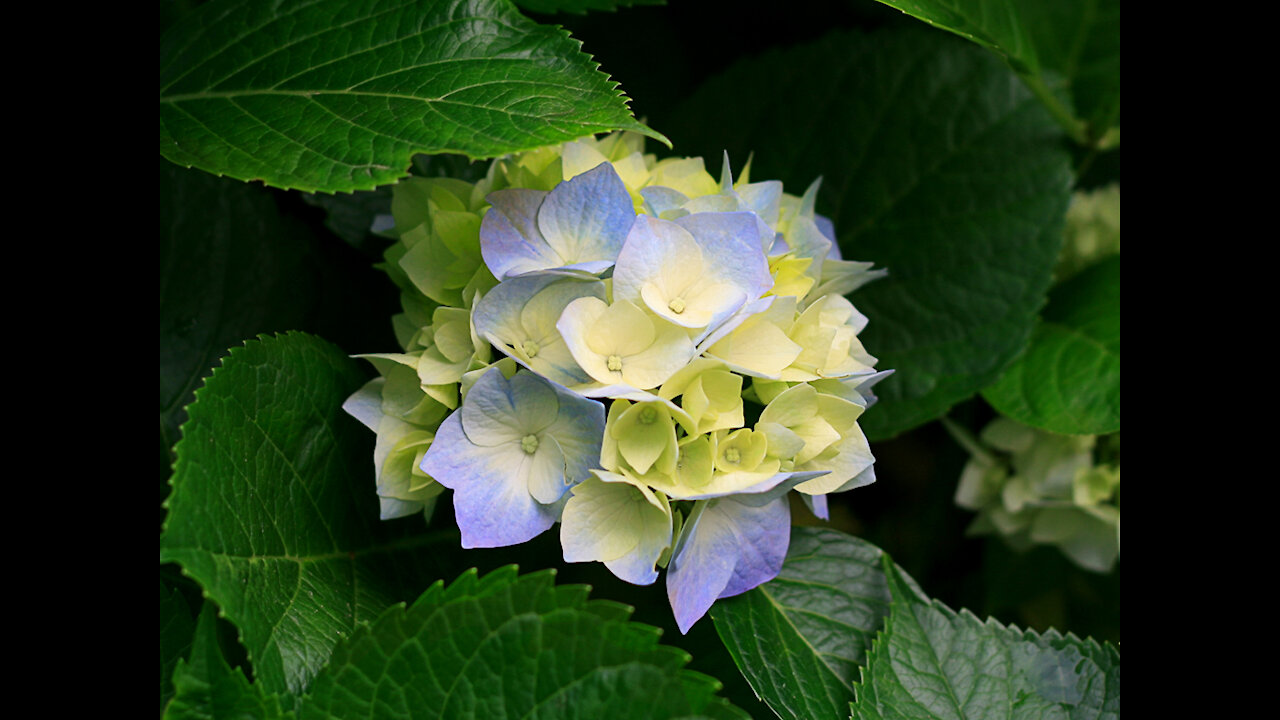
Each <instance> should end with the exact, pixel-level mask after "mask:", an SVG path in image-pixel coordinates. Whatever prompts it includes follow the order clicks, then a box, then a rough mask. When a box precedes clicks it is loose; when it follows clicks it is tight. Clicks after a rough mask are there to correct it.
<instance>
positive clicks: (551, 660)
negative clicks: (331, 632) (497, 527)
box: [298, 566, 747, 720]
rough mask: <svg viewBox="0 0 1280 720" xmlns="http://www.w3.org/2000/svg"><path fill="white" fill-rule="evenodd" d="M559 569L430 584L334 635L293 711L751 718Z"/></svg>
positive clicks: (306, 714) (618, 609) (650, 632)
mask: <svg viewBox="0 0 1280 720" xmlns="http://www.w3.org/2000/svg"><path fill="white" fill-rule="evenodd" d="M553 577H554V571H552V570H548V571H542V572H537V573H532V574H528V575H524V576H521V577H517V575H516V568H515V566H507V567H504V568H501V569H499V570H496V571H494V572H492V573H489V574H488V575H485V576H484V577H479V576H478V575H477V573H476V571H475V570H470V571H468V572H466V573H464V574H463V575H462V576H461V577H459V578H458V579H457V580H456V581H454V582H453V583H452V584H451V585H449V586H448V587H447V588H446V587H444V584H443V583H437V584H435V585H433V586H432V587H431V588H429V589H428V590H427V591H426V592H425V593H423V595H422V596H421V597H420V598H418V600H417V602H415V603H414V604H413V605H412V607H409V608H408V609H405V608H404V607H403V606H398V607H393V608H390V609H389V610H387V611H386V612H385V613H383V614H382V616H381V617H379V618H378V619H377V620H376V621H374V622H373V623H372V625H369V626H362V627H361V628H359V629H358V630H356V632H355V634H354V635H353V636H352V637H351V638H349V639H348V640H346V641H345V642H343V643H341V644H340V645H339V646H338V648H337V649H336V650H335V651H334V653H333V659H332V661H331V662H330V664H329V666H328V667H326V668H325V669H324V670H323V671H322V672H321V673H320V675H318V676H317V677H316V681H315V683H314V685H313V686H312V689H311V692H310V693H309V694H308V695H307V696H306V697H304V698H303V699H302V701H301V702H300V704H299V708H298V714H299V717H300V718H308V719H313V720H314V719H319V718H352V717H395V718H463V717H467V718H547V719H548V720H550V719H564V720H568V719H571V718H582V719H583V720H587V719H591V718H609V719H610V720H628V719H630V718H692V717H695V716H697V717H710V718H725V719H726V720H727V719H729V718H737V719H743V718H746V717H747V716H746V714H745V713H743V712H742V711H741V710H739V709H737V708H735V707H733V706H732V705H729V704H728V703H727V702H725V701H724V700H723V699H721V698H719V697H716V695H715V692H716V691H717V690H719V688H720V683H719V682H718V681H716V680H713V679H712V678H710V677H707V676H706V675H702V674H700V673H694V672H691V671H688V670H685V669H683V667H684V665H685V663H687V662H688V661H689V655H688V654H687V653H685V652H684V651H683V650H679V649H677V648H673V647H668V646H663V645H659V644H658V636H659V634H660V631H659V630H658V629H657V628H654V627H650V626H648V625H642V624H639V623H634V622H629V621H628V620H627V618H628V616H629V615H630V613H631V609H630V608H628V607H626V606H623V605H619V604H617V603H613V602H609V601H602V600H592V601H588V600H587V591H588V588H587V587H586V586H582V585H562V586H556V585H555V584H554V583H553V582H552V580H553Z"/></svg>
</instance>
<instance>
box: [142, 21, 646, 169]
mask: <svg viewBox="0 0 1280 720" xmlns="http://www.w3.org/2000/svg"><path fill="white" fill-rule="evenodd" d="M580 48H581V43H579V42H578V41H577V40H574V39H572V38H570V37H569V35H568V33H566V32H565V31H564V30H561V29H560V28H557V27H543V26H539V25H537V24H535V23H533V22H532V21H530V20H528V19H526V18H525V17H523V16H522V15H520V14H519V13H518V12H517V11H516V10H515V8H514V7H513V6H512V5H511V4H510V3H509V2H505V1H503V0H435V1H434V2H429V3H422V2H413V1H412V0H364V1H363V2H346V1H343V0H312V1H311V2H302V1H301V0H293V1H291V2H280V3H262V2H254V1H253V0H217V1H215V2H211V3H209V4H207V5H204V6H201V7H200V8H199V9H197V10H196V11H195V12H192V13H191V14H189V15H187V16H186V17H184V18H183V19H182V20H181V21H179V22H178V23H177V24H176V25H174V26H173V27H172V28H170V29H169V31H168V32H166V33H165V34H164V36H163V37H162V39H161V51H160V153H161V155H163V156H164V157H166V158H168V159H169V160H172V161H173V162H175V163H177V164H179V165H183V166H186V167H192V166H194V167H199V168H200V169H202V170H207V171H209V172H211V173H215V174H219V175H221V174H225V175H229V176H231V177H234V178H237V179H239V180H261V181H262V182H264V183H266V184H267V185H273V186H276V187H282V188H297V189H300V190H312V191H314V190H321V191H326V192H335V191H351V190H368V189H372V188H373V187H375V186H377V185H383V184H387V183H391V182H394V181H395V180H397V179H399V178H401V177H404V176H405V175H406V174H407V172H408V168H409V164H410V159H411V157H412V155H413V154H414V153H440V152H449V153H464V154H466V155H468V156H471V157H473V158H486V157H495V156H498V155H503V154H506V153H510V152H516V151H520V150H528V149H532V148H535V147H540V146H543V145H551V144H555V143H559V142H562V141H565V140H571V139H574V138H577V137H580V136H582V135H586V134H589V133H594V132H604V131H608V130H614V129H629V130H635V131H638V132H642V133H644V134H646V135H649V136H650V137H654V138H657V139H659V140H662V141H664V142H665V141H666V140H665V138H663V137H662V136H661V135H660V134H658V133H656V132H654V131H653V130H650V129H649V128H647V127H645V126H644V125H642V124H640V123H638V122H636V121H635V120H634V119H633V118H632V116H631V112H630V110H628V109H627V99H626V98H625V97H624V96H623V95H622V93H621V92H620V91H619V90H618V89H617V85H616V83H614V82H612V81H611V80H609V77H608V76H607V75H605V74H604V73H602V72H600V71H599V70H598V67H597V65H596V64H595V63H594V62H592V61H591V58H590V57H589V56H587V55H586V54H584V53H582V52H581V49H580Z"/></svg>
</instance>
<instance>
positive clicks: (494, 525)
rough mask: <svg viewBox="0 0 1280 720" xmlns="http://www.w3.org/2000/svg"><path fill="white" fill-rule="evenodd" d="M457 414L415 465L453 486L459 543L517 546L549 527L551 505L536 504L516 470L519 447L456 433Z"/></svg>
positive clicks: (459, 424)
mask: <svg viewBox="0 0 1280 720" xmlns="http://www.w3.org/2000/svg"><path fill="white" fill-rule="evenodd" d="M460 418H461V412H454V413H453V414H451V415H450V416H449V417H447V418H445V421H444V422H443V423H442V424H441V425H440V429H439V430H438V431H436V437H435V441H434V442H432V444H431V448H430V449H429V450H427V454H426V455H424V456H423V458H422V465H421V467H422V471H423V472H425V473H427V474H428V475H430V476H431V477H433V478H435V479H436V481H438V482H439V483H440V484H441V485H444V486H445V487H447V488H450V489H452V490H453V511H454V515H455V517H456V518H457V521H458V529H459V530H461V531H462V547H464V548H486V547H504V546H507V545H518V544H520V543H522V542H526V541H528V540H531V539H533V538H534V537H537V536H538V535H540V534H542V533H543V532H544V531H545V530H547V529H548V528H550V527H551V526H552V524H554V523H555V520H556V506H547V505H541V504H539V503H538V502H537V501H536V500H534V499H533V496H532V495H530V494H529V488H528V482H527V480H526V479H525V477H524V476H523V474H522V473H521V472H520V469H521V464H522V463H523V462H525V458H526V457H527V456H525V454H524V452H523V451H522V450H521V449H520V446H519V445H518V444H510V443H508V444H506V445H503V446H498V447H483V448H482V447H479V446H477V445H474V444H472V443H471V441H470V440H468V439H467V436H466V434H465V433H463V432H462V421H461V419H460ZM522 456H523V457H522Z"/></svg>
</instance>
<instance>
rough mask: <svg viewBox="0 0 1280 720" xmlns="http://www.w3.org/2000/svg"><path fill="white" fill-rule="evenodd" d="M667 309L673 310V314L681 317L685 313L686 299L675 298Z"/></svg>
mask: <svg viewBox="0 0 1280 720" xmlns="http://www.w3.org/2000/svg"><path fill="white" fill-rule="evenodd" d="M667 307H669V308H671V312H673V313H675V314H677V315H679V314H680V313H682V312H684V298H673V299H672V300H671V302H669V303H667Z"/></svg>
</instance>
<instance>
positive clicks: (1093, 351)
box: [982, 255, 1120, 435]
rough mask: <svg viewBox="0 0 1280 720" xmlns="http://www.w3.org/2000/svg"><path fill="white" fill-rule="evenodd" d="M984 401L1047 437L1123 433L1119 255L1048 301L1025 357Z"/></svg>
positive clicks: (1057, 290)
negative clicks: (1051, 435) (1052, 435)
mask: <svg viewBox="0 0 1280 720" xmlns="http://www.w3.org/2000/svg"><path fill="white" fill-rule="evenodd" d="M982 396H983V397H984V398H986V400H987V402H989V403H991V406H992V407H994V408H995V409H996V410H998V411H1000V412H1001V413H1002V414H1004V415H1007V416H1009V417H1011V418H1013V419H1014V420H1017V421H1018V422H1020V423H1022V424H1024V425H1030V426H1032V427H1037V428H1040V429H1042V430H1049V431H1051V432H1056V433H1063V434H1066V435H1104V434H1107V433H1113V432H1119V430H1120V256H1119V255H1115V256H1112V257H1111V258H1109V259H1107V260H1104V261H1102V262H1100V263H1098V264H1096V265H1093V266H1092V267H1090V268H1089V269H1087V270H1084V271H1082V272H1081V273H1080V274H1079V275H1076V276H1074V277H1072V278H1071V279H1070V280H1068V281H1066V282H1064V283H1063V284H1061V285H1059V286H1057V287H1055V288H1054V289H1053V291H1052V292H1050V293H1049V304H1048V306H1047V307H1045V310H1044V315H1043V317H1042V319H1041V322H1040V324H1039V325H1038V326H1037V327H1036V330H1035V332H1034V333H1033V334H1032V336H1031V345H1030V347H1028V348H1027V352H1026V354H1025V355H1023V356H1022V357H1021V358H1019V359H1018V361H1017V362H1015V363H1014V364H1013V366H1012V367H1010V368H1009V370H1008V371H1007V372H1005V374H1004V375H1003V376H1002V377H1001V378H1000V379H999V380H998V381H997V382H996V383H995V384H994V385H991V386H989V387H987V388H986V389H984V390H983V391H982Z"/></svg>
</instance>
